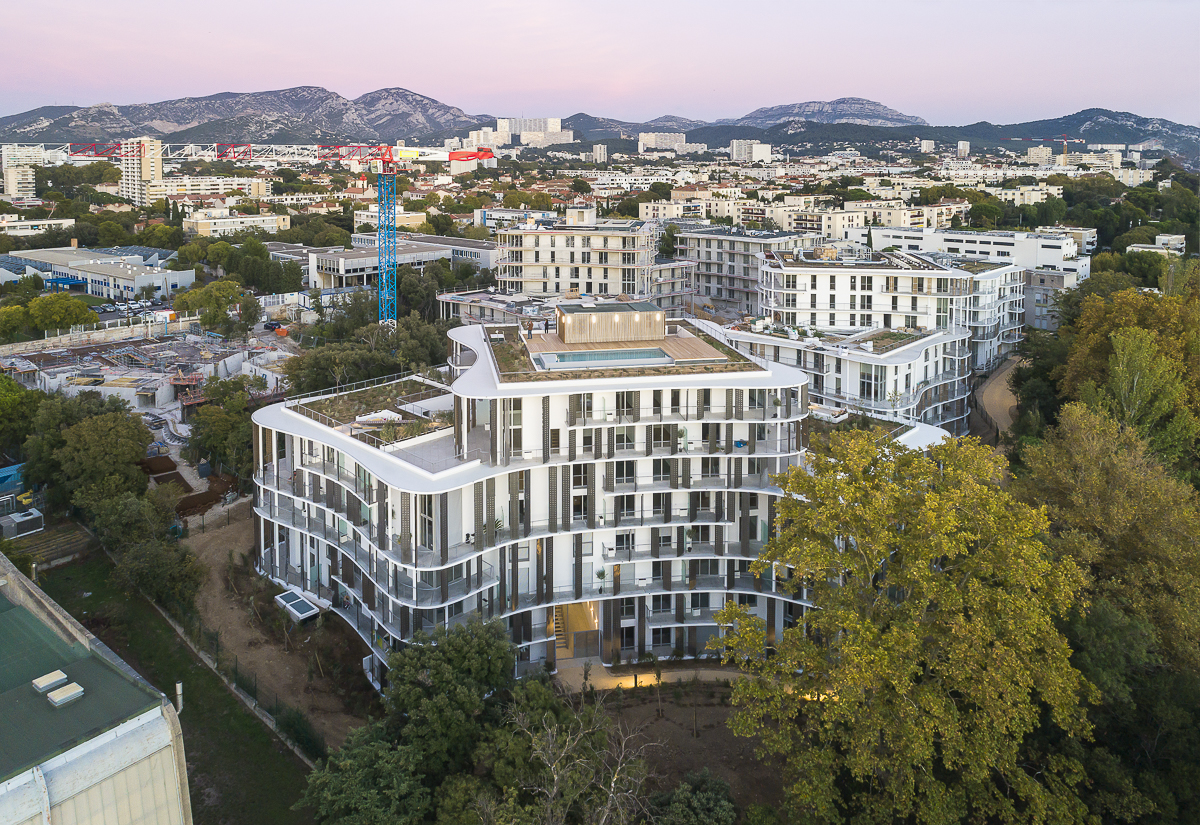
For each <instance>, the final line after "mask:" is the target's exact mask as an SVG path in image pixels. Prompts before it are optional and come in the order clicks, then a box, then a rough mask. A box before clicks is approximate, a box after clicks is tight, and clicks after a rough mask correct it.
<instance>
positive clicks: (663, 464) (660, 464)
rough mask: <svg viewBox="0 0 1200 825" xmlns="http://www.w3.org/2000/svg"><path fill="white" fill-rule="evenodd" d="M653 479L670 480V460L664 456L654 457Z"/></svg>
mask: <svg viewBox="0 0 1200 825" xmlns="http://www.w3.org/2000/svg"><path fill="white" fill-rule="evenodd" d="M653 470H654V480H655V481H670V480H671V462H670V460H669V459H666V458H656V459H654V465H653Z"/></svg>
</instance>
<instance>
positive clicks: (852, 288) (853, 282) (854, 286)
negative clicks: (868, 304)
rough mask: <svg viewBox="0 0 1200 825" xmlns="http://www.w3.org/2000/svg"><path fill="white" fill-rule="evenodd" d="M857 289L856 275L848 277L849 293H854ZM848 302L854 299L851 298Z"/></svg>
mask: <svg viewBox="0 0 1200 825" xmlns="http://www.w3.org/2000/svg"><path fill="white" fill-rule="evenodd" d="M857 289H858V276H857V275H851V276H850V291H851V292H854V291H856V290H857ZM850 300H854V299H853V298H851V299H850Z"/></svg>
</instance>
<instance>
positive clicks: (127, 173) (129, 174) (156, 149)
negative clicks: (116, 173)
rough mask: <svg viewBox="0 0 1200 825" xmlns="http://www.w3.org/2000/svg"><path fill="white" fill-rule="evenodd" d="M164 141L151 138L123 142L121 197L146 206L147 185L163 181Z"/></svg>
mask: <svg viewBox="0 0 1200 825" xmlns="http://www.w3.org/2000/svg"><path fill="white" fill-rule="evenodd" d="M162 176H163V164H162V141H161V140H155V139H154V138H149V137H140V138H130V139H128V140H123V141H121V183H120V189H119V190H118V191H119V193H120V196H121V197H122V198H125V199H126V200H128V201H130V202H131V203H133V204H134V205H136V206H146V205H147V201H146V184H148V183H150V182H151V181H156V180H162Z"/></svg>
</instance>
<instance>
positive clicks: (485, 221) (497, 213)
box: [356, 206, 558, 229]
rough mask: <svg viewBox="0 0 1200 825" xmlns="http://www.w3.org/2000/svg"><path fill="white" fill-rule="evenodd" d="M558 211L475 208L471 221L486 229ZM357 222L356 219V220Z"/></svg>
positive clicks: (552, 216)
mask: <svg viewBox="0 0 1200 825" xmlns="http://www.w3.org/2000/svg"><path fill="white" fill-rule="evenodd" d="M557 219H558V213H557V212H553V211H547V210H541V209H509V208H507V207H504V206H498V207H491V208H483V209H476V210H475V213H474V218H473V219H472V221H471V223H472V224H473V225H474V226H486V227H487V228H488V229H501V228H503V227H506V226H512V225H513V224H526V223H534V222H538V221H553V220H557ZM356 222H357V221H356Z"/></svg>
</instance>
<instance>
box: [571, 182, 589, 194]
mask: <svg viewBox="0 0 1200 825" xmlns="http://www.w3.org/2000/svg"><path fill="white" fill-rule="evenodd" d="M571 191H572V192H578V193H579V194H581V195H590V194H591V193H592V185H591V184H590V183H588V182H587V181H586V180H584V179H583V178H574V179H573V180H572V181H571Z"/></svg>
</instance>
